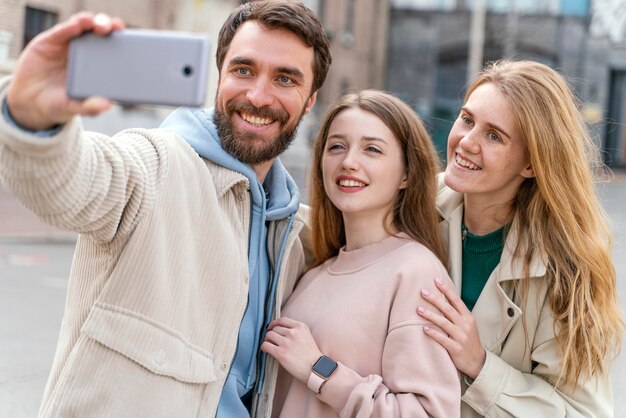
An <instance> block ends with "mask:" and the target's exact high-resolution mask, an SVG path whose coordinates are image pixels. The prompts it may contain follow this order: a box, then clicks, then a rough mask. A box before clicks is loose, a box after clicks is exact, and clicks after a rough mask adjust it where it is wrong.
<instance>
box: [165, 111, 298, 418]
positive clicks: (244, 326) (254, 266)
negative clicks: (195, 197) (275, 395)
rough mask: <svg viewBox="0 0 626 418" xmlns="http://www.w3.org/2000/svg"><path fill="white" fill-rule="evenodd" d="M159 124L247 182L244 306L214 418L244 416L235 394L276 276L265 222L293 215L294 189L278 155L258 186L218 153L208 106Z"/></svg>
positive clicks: (248, 385) (250, 369)
mask: <svg viewBox="0 0 626 418" xmlns="http://www.w3.org/2000/svg"><path fill="white" fill-rule="evenodd" d="M161 128H167V129H171V130H173V131H175V132H176V133H177V134H178V135H180V136H181V137H182V138H183V139H185V141H187V142H188V143H189V144H190V145H191V146H192V147H193V149H194V150H195V151H196V152H197V153H198V154H199V155H200V156H202V157H204V158H206V159H208V160H211V161H213V162H215V163H217V164H219V165H221V166H224V167H226V168H229V169H231V170H234V171H237V172H239V173H241V174H243V175H244V176H246V177H247V178H248V180H249V181H250V194H251V196H252V208H251V211H252V212H251V222H250V235H249V243H248V244H249V245H248V269H249V274H250V287H249V289H248V306H247V308H246V312H245V314H244V317H243V320H242V321H241V325H240V328H239V339H238V341H237V350H236V352H235V358H234V359H233V362H232V365H231V369H230V373H229V375H228V378H227V379H226V383H225V384H224V389H223V391H222V395H221V398H220V402H219V405H218V409H217V417H220V418H234V417H249V416H250V414H249V412H248V410H247V408H246V406H245V405H244V403H243V402H242V400H241V398H242V397H243V396H244V395H245V394H247V393H248V392H250V390H252V388H253V387H254V384H255V381H256V378H257V367H258V365H257V360H258V356H257V354H258V351H259V345H260V339H261V338H262V336H263V335H264V328H265V325H266V324H267V322H268V320H269V318H266V315H268V316H269V315H270V312H271V309H268V311H267V312H266V310H265V305H266V301H269V302H270V304H271V305H273V304H272V302H273V299H274V290H275V286H271V289H270V274H271V275H272V277H274V280H275V278H276V277H277V276H278V272H277V271H274V272H273V271H272V267H271V266H270V265H269V259H268V254H267V242H266V241H267V224H268V221H274V220H279V219H284V218H288V217H291V218H293V216H294V215H295V213H296V211H297V210H298V206H299V203H300V193H299V192H298V188H297V186H296V183H295V182H294V181H293V179H292V178H291V177H290V176H289V174H288V173H287V171H286V170H285V168H284V167H283V165H282V163H281V162H280V160H279V159H278V158H277V159H276V160H275V161H274V164H273V165H272V167H271V168H270V171H269V173H268V174H267V176H266V178H265V182H264V184H261V183H260V182H259V180H258V179H257V176H256V174H255V172H254V170H253V169H252V168H251V167H250V166H248V165H246V164H244V163H242V162H241V161H239V160H237V159H235V158H234V157H233V156H232V155H230V154H228V153H227V152H226V151H224V150H223V149H222V147H221V144H220V139H219V137H218V134H217V129H216V127H215V124H214V123H213V109H212V108H211V109H205V108H193V109H188V108H180V109H177V110H176V111H175V112H173V113H172V114H171V115H169V116H168V117H167V118H166V119H165V120H164V121H163V123H162V124H161ZM288 231H289V228H287V232H285V236H284V237H282V238H283V245H282V246H281V254H279V255H278V257H277V260H280V259H281V258H282V251H283V249H284V241H285V240H286V238H287V234H288ZM277 265H280V263H277ZM268 293H270V294H269V295H268ZM268 297H269V299H268Z"/></svg>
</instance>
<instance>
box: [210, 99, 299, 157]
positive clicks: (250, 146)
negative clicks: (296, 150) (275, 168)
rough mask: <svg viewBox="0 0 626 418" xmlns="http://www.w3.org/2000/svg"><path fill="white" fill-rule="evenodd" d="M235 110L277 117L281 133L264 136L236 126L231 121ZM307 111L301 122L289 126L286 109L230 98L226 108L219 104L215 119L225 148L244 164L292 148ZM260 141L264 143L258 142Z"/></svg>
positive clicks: (265, 116)
mask: <svg viewBox="0 0 626 418" xmlns="http://www.w3.org/2000/svg"><path fill="white" fill-rule="evenodd" d="M235 112H236V113H239V114H241V113H246V114H248V115H251V116H258V117H260V118H268V119H272V120H274V121H276V122H277V123H278V124H279V127H280V131H279V133H278V137H277V138H272V139H265V140H263V139H262V138H261V137H260V136H257V134H255V133H250V132H240V131H237V130H235V129H234V128H233V125H232V123H231V116H232V115H233V113H235ZM304 113H305V109H304V108H303V109H302V112H301V113H300V118H298V120H297V122H296V123H295V124H293V126H288V125H287V122H288V121H289V115H288V114H287V113H286V112H278V111H275V110H272V109H270V108H269V107H259V108H257V107H255V106H253V105H251V104H250V103H242V102H240V101H237V100H230V101H228V102H227V103H226V110H225V112H221V111H219V110H218V109H217V107H216V108H215V112H214V114H213V122H214V123H215V126H216V127H217V132H218V134H219V136H220V141H221V143H222V148H223V149H224V151H226V152H228V153H229V154H230V155H232V156H233V157H235V158H236V159H238V160H239V161H241V162H242V163H244V164H249V165H256V164H260V163H263V162H265V161H270V160H272V159H274V158H276V157H277V156H279V155H280V154H282V153H283V152H284V151H285V150H286V149H287V148H289V145H291V143H292V142H293V140H294V138H295V137H296V132H297V130H298V126H299V125H300V121H301V120H302V117H303V116H304ZM256 142H259V143H260V144H259V145H256V144H255V143H256Z"/></svg>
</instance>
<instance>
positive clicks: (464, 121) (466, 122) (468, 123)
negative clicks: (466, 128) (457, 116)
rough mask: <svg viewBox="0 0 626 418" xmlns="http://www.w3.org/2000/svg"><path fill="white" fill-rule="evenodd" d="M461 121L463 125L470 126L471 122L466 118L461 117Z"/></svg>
mask: <svg viewBox="0 0 626 418" xmlns="http://www.w3.org/2000/svg"><path fill="white" fill-rule="evenodd" d="M461 120H463V123H465V124H466V125H471V124H472V120H471V119H470V118H469V117H467V116H461Z"/></svg>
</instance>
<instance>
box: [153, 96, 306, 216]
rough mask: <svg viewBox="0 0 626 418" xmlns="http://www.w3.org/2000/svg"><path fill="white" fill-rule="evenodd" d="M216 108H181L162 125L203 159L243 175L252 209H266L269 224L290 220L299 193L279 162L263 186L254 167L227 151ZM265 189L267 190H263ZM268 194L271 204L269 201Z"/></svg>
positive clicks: (297, 204)
mask: <svg viewBox="0 0 626 418" xmlns="http://www.w3.org/2000/svg"><path fill="white" fill-rule="evenodd" d="M213 112H214V109H213V108H179V109H177V110H175V111H174V112H172V113H171V114H170V115H169V116H168V117H167V118H166V119H165V120H164V121H163V123H162V124H161V128H165V129H171V130H173V131H175V132H176V133H177V134H178V135H180V136H181V137H182V138H183V139H184V140H185V141H186V142H187V143H188V144H189V145H191V147H192V148H193V149H194V150H195V151H196V152H197V153H198V155H200V156H201V157H203V158H206V159H207V160H210V161H213V162H214V163H216V164H219V165H221V166H223V167H226V168H229V169H231V170H233V171H236V172H238V173H241V174H243V175H244V176H246V177H247V178H248V180H249V182H250V193H251V195H252V204H253V206H255V207H257V208H260V209H261V212H262V211H263V210H262V208H263V207H265V208H266V212H265V216H266V219H267V220H270V221H271V220H277V219H282V218H286V217H288V216H290V215H291V214H293V213H295V212H296V211H297V210H298V206H299V204H300V192H299V191H298V187H297V185H296V183H295V181H294V180H293V179H292V178H291V176H290V175H289V173H288V172H287V170H285V168H284V166H283V164H282V163H281V161H280V159H279V158H276V159H275V160H274V163H273V164H272V167H271V168H270V170H269V172H268V174H267V177H266V178H265V182H264V184H261V183H260V182H259V180H258V178H257V176H256V173H255V172H254V170H253V169H252V167H251V166H249V165H247V164H244V163H242V162H241V161H239V160H237V159H236V158H235V157H233V156H232V155H230V154H229V153H227V152H226V151H224V149H222V145H221V142H220V139H219V136H218V134H217V128H216V126H215V123H214V122H213ZM264 187H265V189H264ZM266 192H267V196H268V199H269V201H266Z"/></svg>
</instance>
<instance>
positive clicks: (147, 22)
mask: <svg viewBox="0 0 626 418" xmlns="http://www.w3.org/2000/svg"><path fill="white" fill-rule="evenodd" d="M245 2H246V1H245V0H133V1H132V2H131V1H127V0H107V1H103V0H0V77H2V76H4V75H10V74H11V72H12V71H13V69H14V68H15V65H16V62H17V58H18V55H19V53H20V51H21V50H22V49H23V48H24V47H25V46H26V45H27V44H28V42H29V41H30V40H31V39H32V38H33V37H34V36H36V35H37V34H38V33H39V32H41V31H43V30H45V29H47V28H50V27H51V26H53V25H54V24H55V23H57V22H59V21H63V20H66V19H67V18H68V17H69V16H71V15H72V14H73V13H75V12H77V11H79V10H91V11H94V12H106V13H108V14H110V15H113V16H120V17H122V18H123V19H124V20H125V21H126V23H127V26H128V27H133V28H151V29H162V30H179V31H187V32H203V33H208V34H209V36H210V37H211V39H212V40H213V41H216V40H217V36H218V31H219V28H220V27H221V25H222V23H223V22H224V20H225V18H226V16H227V15H228V13H230V11H231V10H232V9H233V8H234V7H236V6H238V5H239V4H241V3H245ZM303 2H304V3H305V4H307V5H308V6H309V7H311V8H312V9H313V10H315V11H316V12H317V14H318V15H319V16H320V17H321V19H322V21H323V23H324V26H325V28H326V30H327V33H328V35H329V38H330V40H331V49H332V53H333V65H332V68H331V71H330V73H329V75H328V78H327V80H326V83H325V84H324V87H323V88H322V89H321V90H320V92H319V94H318V100H317V104H316V106H315V108H314V110H313V112H311V113H310V114H309V115H307V116H306V117H305V119H304V123H303V124H302V126H301V127H300V129H299V132H298V137H297V139H296V141H295V143H294V144H293V145H292V147H291V148H290V149H289V150H288V152H287V154H286V155H285V156H284V158H283V163H284V164H285V166H286V167H287V169H288V170H289V171H290V172H291V173H292V175H293V177H294V178H295V180H296V182H297V183H298V184H299V185H300V187H301V190H302V196H303V200H304V201H307V197H306V194H307V190H308V187H307V184H306V177H307V170H308V164H309V160H310V144H311V142H312V140H313V138H314V135H315V132H316V129H317V126H318V123H319V118H320V116H321V114H323V112H324V111H325V109H326V108H327V106H328V105H329V104H330V103H331V102H333V101H334V100H335V99H336V98H337V97H339V96H340V95H341V94H343V93H345V92H348V91H357V90H361V89H364V88H377V89H383V90H387V91H390V92H391V93H393V94H395V95H397V96H398V97H400V98H401V99H403V100H404V101H405V102H407V103H408V104H409V105H410V106H411V107H412V108H413V109H414V110H415V111H416V112H417V113H418V114H419V115H420V116H421V117H422V118H423V119H424V121H425V123H426V124H427V126H428V128H429V130H430V133H431V135H432V137H433V142H434V144H435V146H436V147H437V149H438V150H439V151H440V153H441V155H442V157H443V153H445V142H446V138H447V135H448V131H449V129H450V127H451V125H452V122H453V121H454V119H455V118H456V115H457V112H458V108H459V106H460V103H461V99H462V97H463V93H464V86H466V85H467V83H468V82H469V81H470V80H471V79H472V78H473V77H474V76H475V75H476V73H477V72H478V71H479V70H480V68H481V67H482V66H483V65H484V63H486V62H488V61H491V60H494V59H498V58H503V57H508V58H514V59H533V60H536V61H540V62H543V63H545V64H547V65H550V66H551V67H553V68H555V69H556V70H557V71H559V72H561V73H562V74H564V75H565V76H566V77H567V79H568V80H569V82H570V84H571V85H572V86H573V88H574V89H575V91H576V94H577V96H578V99H579V101H580V107H581V110H582V112H583V115H584V117H585V120H586V122H587V124H588V126H589V128H590V131H591V132H592V134H593V137H594V138H595V140H596V143H597V145H598V147H599V148H600V149H601V150H602V154H603V156H604V160H605V162H606V163H607V165H609V166H610V167H611V168H612V169H613V171H614V176H613V177H612V178H611V179H610V181H608V182H606V183H602V184H599V185H598V193H599V194H600V196H601V197H602V202H603V204H604V206H605V208H606V210H607V212H608V214H609V216H610V218H611V220H612V222H613V224H612V225H613V232H614V234H615V249H614V262H615V265H616V268H617V273H618V289H619V294H620V298H621V300H622V301H626V257H624V254H626V146H625V144H626V0H304V1H303ZM214 47H215V46H213V48H214ZM207 77H208V79H209V82H208V91H207V105H209V106H210V105H211V104H212V103H213V98H214V95H215V87H216V86H217V78H218V72H217V70H216V68H215V61H214V59H213V63H212V64H211V66H210V71H209V73H208V74H207ZM171 110H172V109H171V108H164V107H155V106H119V105H116V106H114V108H113V109H112V110H111V111H110V112H107V113H106V114H104V115H101V116H99V117H97V118H85V119H84V125H85V127H86V128H87V129H90V130H95V131H99V132H103V133H106V134H113V133H115V132H118V131H119V130H121V129H124V128H130V127H145V128H151V127H157V126H159V124H160V122H161V121H162V119H163V118H164V117H165V116H166V115H167V114H168V113H169V112H171ZM75 240H76V236H75V235H74V234H73V233H69V232H64V231H59V230H57V229H55V228H52V227H50V226H47V225H44V224H42V223H40V222H39V221H38V220H37V219H35V217H34V216H33V215H31V214H30V213H29V212H27V211H25V210H24V209H23V208H22V207H21V206H20V204H19V203H18V202H17V201H16V200H15V199H14V198H12V197H11V196H9V195H8V194H7V193H6V192H5V191H4V190H3V189H2V185H1V184H0V418H23V417H33V416H35V415H36V411H37V409H38V406H39V402H40V400H41V397H42V394H43V389H44V385H45V381H46V379H47V375H48V372H49V369H50V365H51V362H52V358H53V356H54V349H55V346H56V339H57V336H58V331H59V327H60V324H61V319H62V312H63V307H64V301H65V292H66V288H67V277H68V274H69V269H70V264H71V260H72V256H73V249H74V244H75ZM622 306H624V302H622ZM623 351H625V350H623ZM612 379H613V382H614V390H615V404H616V406H615V412H616V417H618V418H626V400H625V399H626V354H625V353H624V352H622V353H621V354H620V356H619V357H618V358H617V359H616V361H615V362H614V364H613V368H612Z"/></svg>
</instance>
